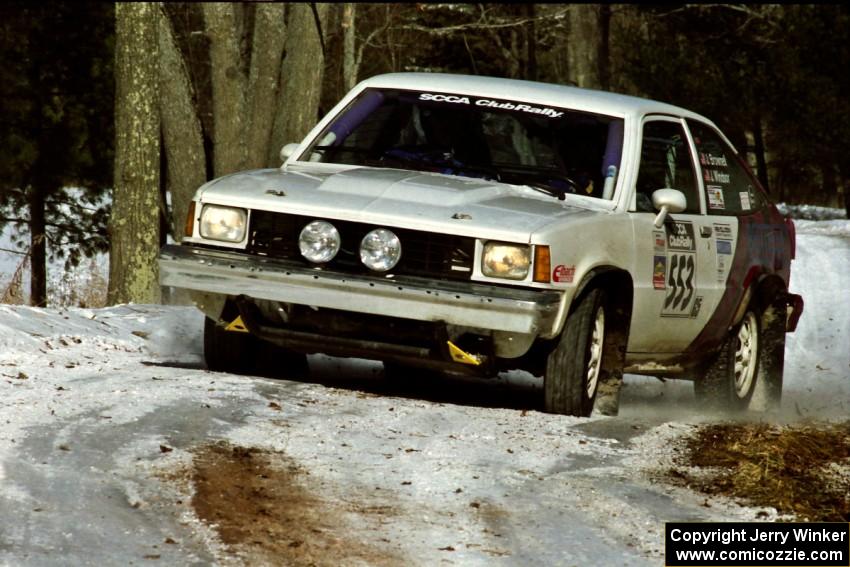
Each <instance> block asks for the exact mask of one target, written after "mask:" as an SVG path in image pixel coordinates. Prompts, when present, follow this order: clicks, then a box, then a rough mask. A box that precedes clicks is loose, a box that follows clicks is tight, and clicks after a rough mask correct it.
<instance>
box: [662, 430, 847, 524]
mask: <svg viewBox="0 0 850 567" xmlns="http://www.w3.org/2000/svg"><path fill="white" fill-rule="evenodd" d="M684 459H685V462H683V463H681V464H685V465H690V466H691V467H699V468H700V469H702V470H701V471H693V469H691V471H688V470H685V471H683V470H676V471H671V474H672V476H674V477H677V478H684V479H685V480H686V481H687V482H688V484H689V485H690V486H691V487H695V488H697V489H699V490H701V491H703V492H706V493H708V494H723V495H727V496H731V497H733V498H736V499H739V500H742V501H744V502H746V503H747V504H750V505H756V506H772V507H774V508H776V510H778V511H779V512H780V513H783V514H793V515H794V516H796V517H797V518H798V519H800V520H806V521H832V522H847V521H850V422H846V423H842V424H830V425H817V426H816V425H812V424H804V425H799V426H776V425H769V424H713V425H708V426H705V427H702V428H700V429H699V431H698V432H697V434H696V435H695V436H694V437H693V438H691V439H690V440H689V441H688V443H687V453H686V456H685V457H684Z"/></svg>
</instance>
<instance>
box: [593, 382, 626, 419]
mask: <svg viewBox="0 0 850 567" xmlns="http://www.w3.org/2000/svg"><path fill="white" fill-rule="evenodd" d="M622 386H623V373H622V372H610V373H607V374H606V375H605V376H600V377H599V383H598V384H597V385H596V400H595V401H594V403H593V413H596V414H599V415H610V416H614V415H617V414H618V413H620V389H621V388H622Z"/></svg>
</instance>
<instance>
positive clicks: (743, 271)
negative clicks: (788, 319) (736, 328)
mask: <svg viewBox="0 0 850 567" xmlns="http://www.w3.org/2000/svg"><path fill="white" fill-rule="evenodd" d="M687 126H688V130H689V132H690V134H691V137H692V140H693V142H694V148H695V150H696V152H697V156H698V162H699V170H700V173H701V175H700V179H701V180H702V182H703V185H704V190H705V194H706V204H707V211H706V212H707V214H708V218H710V219H711V224H712V228H713V232H714V237H713V238H714V245H715V252H716V254H715V262H716V265H717V279H718V282H719V283H720V284H721V285H722V287H723V292H724V293H723V295H722V297H721V299H720V302H719V304H718V305H717V307H716V308H715V309H714V310H713V314H712V317H711V319H710V320H709V321H708V322H707V324H706V327H705V329H704V330H703V332H702V333H701V334H700V336H699V337H697V338H696V340H695V341H694V343H693V344H692V345H691V346H690V350H691V351H703V350H706V349H712V348H714V347H715V346H716V345H717V344H719V342H720V341H721V340H722V339H723V337H724V336H725V335H726V333H727V332H728V330H729V327H730V325H731V324H733V323H734V320H733V319H734V315H735V312H736V311H737V309H738V307H739V305H740V304H741V302H742V301H744V300H745V297H744V294H745V290H746V289H747V287H748V286H749V285H751V284H752V283H753V282H754V281H758V278H759V277H760V276H762V275H764V274H778V275H779V276H780V277H781V278H782V279H783V280H784V281H785V282H786V285H787V282H788V279H789V276H790V274H789V273H788V266H789V264H790V256H791V239H790V236H789V234H788V233H787V230H786V228H785V222H784V220H783V219H782V217H781V216H780V215H779V213H778V212H777V211H776V209H775V208H774V207H772V206H769V202H768V199H767V197H766V195H765V194H764V193H763V190H762V188H761V186H760V185H759V184H758V181H757V180H756V179H755V177H754V176H753V175H752V172H751V171H750V170H749V168H748V167H747V166H746V164H745V162H744V161H743V159H742V158H741V157H740V155H739V154H738V153H737V152H735V150H734V149H733V148H732V146H731V145H730V144H729V143H728V141H727V140H726V139H724V138H723V136H722V135H721V134H720V133H719V132H718V131H717V130H716V129H715V128H713V127H712V126H710V125H708V124H705V123H702V122H699V121H696V120H691V119H688V120H687Z"/></svg>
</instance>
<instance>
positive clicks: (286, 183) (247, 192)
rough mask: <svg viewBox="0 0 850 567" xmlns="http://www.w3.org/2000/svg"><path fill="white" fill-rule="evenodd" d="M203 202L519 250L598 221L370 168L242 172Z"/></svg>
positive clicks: (537, 197) (465, 180)
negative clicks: (519, 245)
mask: <svg viewBox="0 0 850 567" xmlns="http://www.w3.org/2000/svg"><path fill="white" fill-rule="evenodd" d="M199 194H200V198H201V201H202V202H211V203H218V204H222V205H233V206H238V207H246V208H250V209H262V210H267V211H275V212H282V213H292V214H299V215H307V216H316V217H320V218H329V219H340V220H349V221H357V222H366V223H370V224H380V225H383V226H390V227H400V228H410V229H416V230H425V231H431V232H446V233H451V234H457V235H461V236H476V237H479V238H489V239H500V240H510V241H514V242H527V241H529V239H530V237H531V235H532V234H533V233H534V232H535V231H538V230H540V229H541V228H542V227H544V226H545V225H547V224H549V223H552V222H555V221H560V220H563V219H564V217H570V216H587V215H594V214H600V211H593V210H591V209H589V208H585V207H581V206H576V205H575V204H569V203H568V201H559V200H557V199H555V198H553V197H551V196H549V195H545V194H543V193H540V192H538V191H535V190H534V189H531V188H529V187H525V186H516V185H509V184H505V183H498V182H493V181H488V180H482V179H474V178H469V177H459V176H451V175H442V174H438V173H422V172H415V171H405V170H398V169H382V168H367V167H358V168H353V169H346V170H344V171H339V172H335V173H328V172H315V171H311V170H306V169H295V168H290V169H288V170H287V171H282V170H280V169H261V170H254V171H245V172H241V173H235V174H232V175H228V176H225V177H222V178H219V179H216V180H214V181H211V182H210V183H208V184H206V185H205V186H203V187H202V188H201V190H200V191H199Z"/></svg>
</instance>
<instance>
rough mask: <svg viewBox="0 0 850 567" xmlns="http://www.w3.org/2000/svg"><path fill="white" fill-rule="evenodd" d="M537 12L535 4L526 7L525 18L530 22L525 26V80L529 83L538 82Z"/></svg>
mask: <svg viewBox="0 0 850 567" xmlns="http://www.w3.org/2000/svg"><path fill="white" fill-rule="evenodd" d="M536 16H537V10H536V7H535V5H534V4H526V5H525V17H526V18H528V20H529V22H528V24H527V25H526V26H525V57H524V59H525V73H524V75H525V76H524V78H525V79H528V80H529V81H536V80H537V25H536V24H535V23H534V18H535V17H536Z"/></svg>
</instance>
